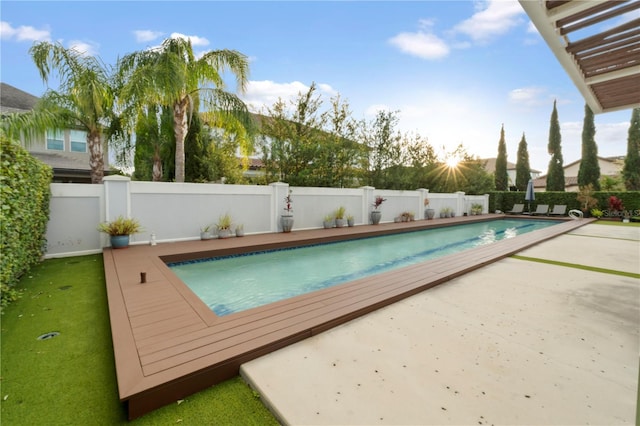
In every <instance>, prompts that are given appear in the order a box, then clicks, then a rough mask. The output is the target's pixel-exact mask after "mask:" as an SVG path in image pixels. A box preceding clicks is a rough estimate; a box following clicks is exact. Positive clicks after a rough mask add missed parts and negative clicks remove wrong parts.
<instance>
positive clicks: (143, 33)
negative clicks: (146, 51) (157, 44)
mask: <svg viewBox="0 0 640 426" xmlns="http://www.w3.org/2000/svg"><path fill="white" fill-rule="evenodd" d="M133 34H134V35H135V36H136V42H138V43H146V42H148V41H153V40H156V39H157V38H158V37H160V36H162V34H163V33H162V32H160V31H151V30H136V31H134V32H133Z"/></svg>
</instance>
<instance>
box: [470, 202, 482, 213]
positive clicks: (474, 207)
mask: <svg viewBox="0 0 640 426" xmlns="http://www.w3.org/2000/svg"><path fill="white" fill-rule="evenodd" d="M478 214H482V204H478V203H474V204H471V215H472V216H475V215H478Z"/></svg>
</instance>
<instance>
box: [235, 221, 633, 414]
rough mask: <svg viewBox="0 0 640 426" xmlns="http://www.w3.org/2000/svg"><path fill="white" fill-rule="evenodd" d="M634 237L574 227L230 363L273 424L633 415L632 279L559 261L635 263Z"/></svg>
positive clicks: (610, 265)
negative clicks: (273, 417) (268, 412)
mask: <svg viewBox="0 0 640 426" xmlns="http://www.w3.org/2000/svg"><path fill="white" fill-rule="evenodd" d="M639 241H640V228H638V227H616V226H610V225H609V226H607V225H596V224H590V225H587V226H585V227H581V228H578V229H575V230H573V231H571V232H570V233H568V234H564V235H560V236H557V237H555V238H553V239H551V240H548V241H546V242H542V243H540V244H537V245H535V246H533V247H530V248H528V249H525V250H523V251H521V252H519V253H518V255H519V256H521V258H517V257H509V258H505V259H502V260H499V261H497V262H495V263H492V264H491V265H487V266H485V267H483V268H481V269H477V270H475V271H473V272H471V273H469V274H465V275H463V276H460V277H457V278H454V279H453V280H451V281H449V282H448V283H446V285H440V286H437V287H434V288H432V289H429V290H427V291H424V292H421V293H419V294H416V295H414V296H411V297H409V298H406V299H404V300H402V301H398V302H396V303H394V304H393V305H389V306H386V307H384V308H382V309H380V310H377V311H375V312H371V313H369V314H367V315H365V316H362V317H360V318H357V319H354V320H352V321H350V322H348V323H345V324H342V325H340V326H338V327H336V328H334V329H332V330H328V331H326V332H324V333H322V334H319V335H317V336H313V337H311V338H309V339H306V340H304V341H301V342H298V343H295V344H293V345H291V346H288V347H286V348H283V349H281V350H278V351H275V352H273V353H271V354H269V355H266V356H263V357H260V358H257V359H255V360H253V361H250V362H248V363H245V364H244V365H243V366H242V368H241V374H242V376H243V377H244V378H245V380H247V382H249V383H250V384H251V386H253V387H254V388H255V389H257V391H258V392H259V393H260V395H261V397H262V399H263V401H264V402H265V403H266V404H267V405H268V406H269V407H270V408H271V410H272V412H273V413H274V414H275V415H276V417H277V418H278V419H279V421H280V422H281V423H282V424H293V425H299V424H305V425H335V424H340V425H351V424H367V425H372V424H545V425H546V424H557V425H560V424H634V421H635V419H636V417H635V416H636V402H637V398H638V377H639V376H638V365H639V359H638V354H639V353H640V343H639V342H640V340H639V325H638V324H640V280H639V279H637V278H630V277H625V276H620V275H615V274H609V273H601V272H594V271H589V270H581V269H577V268H574V267H570V266H567V265H569V264H577V265H586V266H590V267H595V268H603V269H610V270H615V271H622V272H628V273H633V274H639V273H640V252H639V251H640V249H639V247H640V246H639V245H638V242H639ZM527 258H531V259H543V260H552V261H556V262H564V263H566V264H567V265H554V264H544V263H539V262H534V261H531V260H528V259H527Z"/></svg>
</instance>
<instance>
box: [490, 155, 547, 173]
mask: <svg viewBox="0 0 640 426" xmlns="http://www.w3.org/2000/svg"><path fill="white" fill-rule="evenodd" d="M496 160H497V158H483V159H481V160H480V161H484V169H485V170H486V171H487V172H488V173H494V172H495V171H496ZM515 169H516V165H515V164H514V163H511V162H509V161H507V170H515ZM531 171H532V172H534V173H540V170H536V169H531Z"/></svg>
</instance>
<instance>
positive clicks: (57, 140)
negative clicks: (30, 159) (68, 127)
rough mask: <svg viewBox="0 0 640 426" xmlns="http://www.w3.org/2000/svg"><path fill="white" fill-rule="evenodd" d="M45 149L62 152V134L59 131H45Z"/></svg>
mask: <svg viewBox="0 0 640 426" xmlns="http://www.w3.org/2000/svg"><path fill="white" fill-rule="evenodd" d="M47 149H51V150H53V151H64V133H62V132H61V131H60V130H55V131H51V130H48V131H47Z"/></svg>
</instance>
